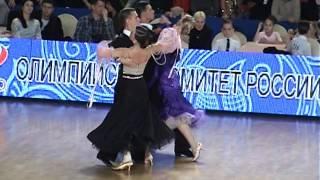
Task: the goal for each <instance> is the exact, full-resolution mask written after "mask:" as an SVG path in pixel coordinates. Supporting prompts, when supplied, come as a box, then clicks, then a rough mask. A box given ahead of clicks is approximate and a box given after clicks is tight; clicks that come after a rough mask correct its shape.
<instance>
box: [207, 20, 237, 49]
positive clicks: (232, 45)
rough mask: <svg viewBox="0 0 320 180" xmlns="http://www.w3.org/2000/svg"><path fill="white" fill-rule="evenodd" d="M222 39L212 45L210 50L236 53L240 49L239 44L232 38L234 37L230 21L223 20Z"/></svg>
mask: <svg viewBox="0 0 320 180" xmlns="http://www.w3.org/2000/svg"><path fill="white" fill-rule="evenodd" d="M221 31H222V34H223V38H222V39H218V40H217V41H216V42H213V44H212V50H218V51H238V50H239V49H240V46H241V43H240V42H239V41H238V40H236V39H234V38H232V37H233V36H234V28H233V24H232V21H230V20H224V22H223V25H222V29H221Z"/></svg>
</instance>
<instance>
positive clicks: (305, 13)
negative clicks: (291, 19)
mask: <svg viewBox="0 0 320 180" xmlns="http://www.w3.org/2000/svg"><path fill="white" fill-rule="evenodd" d="M300 1H301V20H308V21H317V20H318V19H319V9H318V6H317V3H316V0H300Z"/></svg>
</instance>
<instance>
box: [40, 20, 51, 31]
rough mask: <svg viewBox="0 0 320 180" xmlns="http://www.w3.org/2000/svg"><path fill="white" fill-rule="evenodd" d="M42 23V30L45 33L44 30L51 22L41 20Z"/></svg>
mask: <svg viewBox="0 0 320 180" xmlns="http://www.w3.org/2000/svg"><path fill="white" fill-rule="evenodd" d="M41 22H42V26H41V30H42V31H43V30H44V28H45V27H46V26H47V25H48V23H49V20H46V19H43V18H41Z"/></svg>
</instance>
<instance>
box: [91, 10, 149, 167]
mask: <svg viewBox="0 0 320 180" xmlns="http://www.w3.org/2000/svg"><path fill="white" fill-rule="evenodd" d="M119 21H120V30H121V33H120V34H119V36H118V37H117V38H116V39H114V40H113V41H112V42H111V43H110V44H109V46H112V47H114V48H120V47H124V48H130V47H132V46H133V41H132V40H131V39H130V37H131V36H132V35H133V34H132V33H134V31H135V29H136V26H137V24H138V16H137V13H136V11H135V9H133V8H125V9H122V10H121V11H120V13H119ZM122 69H123V66H122V64H120V67H119V72H118V81H117V84H118V83H119V82H120V81H121V79H122V78H121V77H122ZM117 84H116V86H115V89H114V103H115V102H116V101H117V100H118V96H117V92H118V86H117ZM143 155H144V154H143ZM116 157H117V154H109V153H106V152H102V151H99V153H98V154H97V158H98V159H100V160H101V161H103V162H104V163H105V164H106V165H110V161H114V160H115V159H116ZM143 158H144V157H143Z"/></svg>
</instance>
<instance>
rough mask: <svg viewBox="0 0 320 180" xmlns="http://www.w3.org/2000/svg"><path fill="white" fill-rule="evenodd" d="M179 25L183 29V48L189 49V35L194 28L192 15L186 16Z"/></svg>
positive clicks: (181, 36)
mask: <svg viewBox="0 0 320 180" xmlns="http://www.w3.org/2000/svg"><path fill="white" fill-rule="evenodd" d="M177 25H179V26H180V27H181V35H180V38H181V46H182V48H186V49H188V48H189V39H190V37H189V34H190V31H191V29H192V28H193V19H192V16H190V15H184V16H183V17H182V18H181V19H180V20H179V21H178V22H177Z"/></svg>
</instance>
